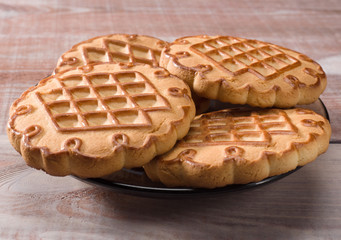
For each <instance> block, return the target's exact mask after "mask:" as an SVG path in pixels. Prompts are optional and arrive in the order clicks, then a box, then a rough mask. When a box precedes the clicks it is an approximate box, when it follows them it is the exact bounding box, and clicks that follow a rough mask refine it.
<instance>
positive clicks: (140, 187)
mask: <svg viewBox="0 0 341 240" xmlns="http://www.w3.org/2000/svg"><path fill="white" fill-rule="evenodd" d="M231 107H239V106H238V105H231V104H226V103H221V102H217V101H212V103H211V106H210V108H209V110H208V111H216V110H220V109H225V108H231ZM298 107H302V108H307V109H311V110H313V111H315V112H316V113H318V114H320V115H322V116H324V117H325V118H327V119H328V120H329V115H328V111H327V108H326V107H325V105H324V103H323V102H322V100H321V99H319V100H318V101H316V102H315V103H313V104H310V105H301V106H298ZM299 168H300V167H298V168H296V169H294V170H292V171H290V172H287V173H284V174H281V175H277V176H273V177H268V178H266V179H264V180H262V181H259V182H253V183H249V184H235V185H228V186H226V187H221V188H215V189H200V188H169V187H166V186H164V185H162V184H161V183H154V182H152V181H150V180H149V179H148V177H147V176H146V174H145V173H144V171H143V169H142V168H136V169H123V170H121V171H119V172H116V173H113V174H111V175H109V176H106V177H103V178H87V179H81V178H78V177H76V178H77V179H79V180H81V181H84V182H86V183H90V184H93V185H96V186H103V187H107V188H109V189H112V190H114V191H117V192H122V193H128V194H133V195H140V196H146V197H170V196H186V195H191V196H193V195H196V194H200V195H211V194H213V193H227V192H235V191H241V190H246V189H249V188H253V187H258V186H263V185H265V184H268V183H272V182H274V181H276V180H279V179H281V178H284V177H286V176H288V175H290V174H291V173H293V172H295V171H297V170H298V169H299Z"/></svg>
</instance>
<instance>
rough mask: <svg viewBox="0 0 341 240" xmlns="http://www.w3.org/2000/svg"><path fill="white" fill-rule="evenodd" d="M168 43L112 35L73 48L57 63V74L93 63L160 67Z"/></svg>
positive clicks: (148, 37) (155, 39)
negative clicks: (162, 53) (141, 64)
mask: <svg viewBox="0 0 341 240" xmlns="http://www.w3.org/2000/svg"><path fill="white" fill-rule="evenodd" d="M166 44H167V42H165V41H163V40H160V39H157V38H154V37H150V36H144V35H136V34H111V35H105V36H100V37H95V38H92V39H89V40H86V41H83V42H80V43H78V44H76V45H74V46H73V47H72V48H71V49H70V50H68V51H67V52H65V53H64V54H63V55H62V56H61V57H60V58H59V60H58V63H57V67H56V68H55V70H54V72H55V73H58V72H61V71H64V70H67V69H70V68H73V67H79V66H83V65H86V64H90V63H103V62H112V63H120V62H131V63H143V64H149V65H151V66H154V67H157V66H159V60H160V55H161V50H162V49H163V47H164V46H166Z"/></svg>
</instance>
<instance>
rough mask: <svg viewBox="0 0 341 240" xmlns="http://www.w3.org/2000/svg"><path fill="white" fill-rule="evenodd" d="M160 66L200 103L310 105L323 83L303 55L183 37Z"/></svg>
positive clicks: (246, 42) (249, 43)
mask: <svg viewBox="0 0 341 240" xmlns="http://www.w3.org/2000/svg"><path fill="white" fill-rule="evenodd" d="M160 65H161V66H162V67H165V68H166V69H167V70H168V71H169V72H171V73H172V74H174V75H176V76H178V77H180V78H181V79H184V80H185V81H186V82H187V83H188V84H189V86H190V87H191V88H192V90H193V91H194V92H195V93H196V94H198V95H199V96H201V97H206V98H209V99H215V100H220V101H222V102H229V103H232V104H249V105H251V106H257V107H273V106H275V107H283V108H284V107H292V106H295V105H296V104H310V103H312V102H314V101H315V100H317V99H318V97H319V96H320V94H321V93H322V92H323V91H324V89H325V87H326V84H327V81H326V75H325V73H324V71H323V70H322V68H321V66H320V65H319V64H318V63H316V62H315V61H313V60H312V59H310V58H309V57H307V56H306V55H304V54H301V53H298V52H295V51H292V50H289V49H286V48H283V47H280V46H277V45H274V44H271V43H266V42H261V41H258V40H250V39H244V38H238V37H230V36H205V35H202V36H194V37H183V38H180V39H177V40H175V41H174V42H173V43H171V44H169V45H167V46H166V47H165V48H164V49H163V51H162V54H161V59H160Z"/></svg>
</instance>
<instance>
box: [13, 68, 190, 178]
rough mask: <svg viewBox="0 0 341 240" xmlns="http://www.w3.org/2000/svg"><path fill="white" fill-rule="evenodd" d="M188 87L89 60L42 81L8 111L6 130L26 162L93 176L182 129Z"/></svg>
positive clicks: (148, 154)
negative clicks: (89, 61) (87, 62)
mask: <svg viewBox="0 0 341 240" xmlns="http://www.w3.org/2000/svg"><path fill="white" fill-rule="evenodd" d="M194 115H195V107H194V103H193V101H192V99H191V94H190V89H189V87H188V86H187V85H186V84H185V83H184V82H183V81H182V80H181V79H178V78H177V77H175V76H173V75H170V74H169V72H168V71H167V70H165V69H163V68H159V67H152V66H150V65H146V64H138V65H135V64H132V63H127V64H124V63H119V64H114V63H102V64H90V65H86V66H83V67H79V68H74V69H71V70H68V71H64V72H61V73H59V74H56V75H53V76H51V77H48V78H46V79H44V80H42V81H41V82H40V83H39V84H38V85H37V86H35V87H31V88H30V89H28V90H27V91H26V92H24V93H23V94H22V95H21V97H20V98H19V99H17V100H16V101H15V102H14V103H13V105H12V107H11V109H10V119H9V122H8V129H7V133H8V136H9V139H10V142H11V143H12V145H13V146H14V148H15V149H16V150H17V151H19V152H20V153H21V154H22V156H23V158H24V159H25V161H26V162H27V164H28V165H29V166H31V167H34V168H37V169H43V170H44V171H46V172H47V173H49V174H51V175H57V176H63V175H68V174H73V175H76V176H79V177H83V178H88V177H101V176H104V175H107V174H110V173H113V172H115V171H118V170H120V169H122V168H123V167H126V168H132V167H139V166H142V165H144V164H146V163H148V162H149V161H150V160H151V159H153V158H154V157H155V156H156V155H159V154H162V153H165V152H166V151H168V150H170V149H171V148H172V147H173V146H174V144H175V143H176V141H177V140H178V139H181V138H183V137H184V136H185V135H186V133H187V132H188V129H189V126H190V122H191V120H192V119H193V118H194Z"/></svg>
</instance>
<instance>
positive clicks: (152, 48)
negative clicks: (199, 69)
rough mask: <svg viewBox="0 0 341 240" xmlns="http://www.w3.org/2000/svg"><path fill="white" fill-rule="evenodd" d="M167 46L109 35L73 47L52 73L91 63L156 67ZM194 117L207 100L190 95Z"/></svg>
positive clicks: (138, 37) (147, 39) (155, 40)
mask: <svg viewBox="0 0 341 240" xmlns="http://www.w3.org/2000/svg"><path fill="white" fill-rule="evenodd" d="M167 44H168V43H167V42H165V41H163V40H161V39H158V38H154V37H150V36H145V35H136V34H110V35H105V36H99V37H95V38H91V39H89V40H86V41H83V42H80V43H78V44H76V45H74V46H73V47H72V48H71V49H70V50H68V51H67V52H65V53H64V54H63V55H62V56H61V57H60V58H59V60H58V63H57V66H56V68H55V69H54V73H58V72H61V71H65V70H68V69H71V68H74V67H80V66H85V65H87V64H91V63H105V62H112V63H121V62H122V63H126V62H131V63H143V64H149V65H151V66H154V67H157V66H159V61H160V55H161V50H162V49H163V47H165V46H166V45H167ZM192 97H193V101H194V103H195V106H196V109H197V114H200V113H203V112H205V111H206V110H207V109H208V107H209V104H210V100H209V99H206V98H202V97H199V96H197V95H196V94H192Z"/></svg>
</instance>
